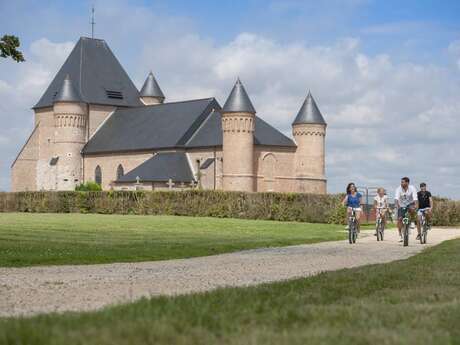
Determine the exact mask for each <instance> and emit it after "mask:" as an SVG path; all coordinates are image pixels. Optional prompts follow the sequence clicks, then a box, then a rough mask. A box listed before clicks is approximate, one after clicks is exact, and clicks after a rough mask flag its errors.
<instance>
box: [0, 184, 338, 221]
mask: <svg viewBox="0 0 460 345" xmlns="http://www.w3.org/2000/svg"><path fill="white" fill-rule="evenodd" d="M340 198H341V197H340V196H339V195H315V194H294V193H292V194H291V193H239V192H222V191H203V190H189V191H181V192H174V191H154V192H151V191H150V192H149V191H110V192H79V191H75V192H74V191H72V192H19V193H0V212H50V213H71V212H77V213H106V214H112V213H115V214H150V215H158V214H164V215H182V216H201V217H222V218H246V219H270V220H282V221H300V222H312V223H328V222H330V223H335V222H341V221H342V219H344V217H345V210H344V208H343V207H340Z"/></svg>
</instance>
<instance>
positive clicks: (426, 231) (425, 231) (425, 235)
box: [420, 223, 428, 244]
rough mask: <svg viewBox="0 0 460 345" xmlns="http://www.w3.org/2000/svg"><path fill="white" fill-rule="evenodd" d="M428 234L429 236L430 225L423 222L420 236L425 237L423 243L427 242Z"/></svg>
mask: <svg viewBox="0 0 460 345" xmlns="http://www.w3.org/2000/svg"><path fill="white" fill-rule="evenodd" d="M427 236H428V225H427V224H426V223H425V224H423V232H422V236H420V237H421V238H422V239H423V244H426V237H427Z"/></svg>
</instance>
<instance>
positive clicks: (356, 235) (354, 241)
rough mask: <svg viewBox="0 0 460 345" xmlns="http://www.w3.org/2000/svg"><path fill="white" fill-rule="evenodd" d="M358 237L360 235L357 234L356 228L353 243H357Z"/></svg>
mask: <svg viewBox="0 0 460 345" xmlns="http://www.w3.org/2000/svg"><path fill="white" fill-rule="evenodd" d="M357 237H358V233H357V232H356V228H355V229H354V231H353V243H356V238H357Z"/></svg>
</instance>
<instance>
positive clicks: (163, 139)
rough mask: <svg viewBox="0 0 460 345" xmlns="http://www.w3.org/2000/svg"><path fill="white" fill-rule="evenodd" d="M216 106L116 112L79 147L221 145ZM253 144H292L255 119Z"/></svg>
mask: <svg viewBox="0 0 460 345" xmlns="http://www.w3.org/2000/svg"><path fill="white" fill-rule="evenodd" d="M220 109H221V108H220V105H219V103H218V102H217V101H216V100H215V99H214V98H206V99H200V100H191V101H184V102H174V103H164V104H157V105H153V106H143V107H138V108H127V109H118V110H116V111H115V112H114V113H113V114H112V116H110V117H109V118H108V119H107V121H106V122H105V123H104V124H103V125H102V126H101V128H99V130H98V131H97V132H96V133H95V134H94V136H93V137H92V138H90V140H89V141H88V143H87V144H86V145H85V147H84V148H83V153H84V154H95V153H109V152H128V151H148V150H154V149H155V150H156V149H173V148H198V147H216V146H222V124H221V113H220V112H221V110H220ZM254 143H255V144H256V145H270V146H285V147H295V143H294V142H293V141H292V140H291V139H290V138H288V137H287V136H285V135H284V134H282V133H281V132H279V131H278V130H277V129H275V128H273V127H272V126H270V125H269V124H268V123H266V122H265V121H263V120H262V119H261V118H259V117H256V121H255V133H254Z"/></svg>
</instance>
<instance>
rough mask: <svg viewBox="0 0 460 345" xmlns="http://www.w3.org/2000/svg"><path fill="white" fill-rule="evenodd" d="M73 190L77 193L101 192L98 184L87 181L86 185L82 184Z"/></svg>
mask: <svg viewBox="0 0 460 345" xmlns="http://www.w3.org/2000/svg"><path fill="white" fill-rule="evenodd" d="M75 190H76V191H78V192H99V191H101V190H102V188H101V185H100V184H99V183H96V182H93V181H88V182H86V183H82V184H79V185H78V186H76V187H75Z"/></svg>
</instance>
